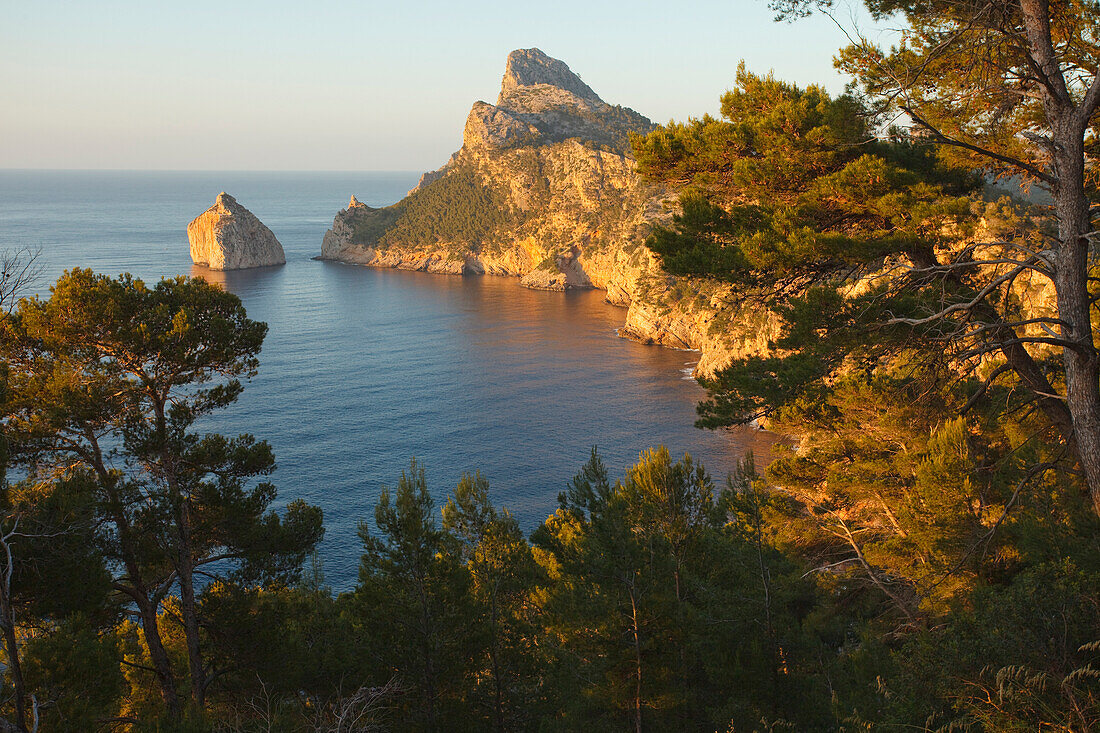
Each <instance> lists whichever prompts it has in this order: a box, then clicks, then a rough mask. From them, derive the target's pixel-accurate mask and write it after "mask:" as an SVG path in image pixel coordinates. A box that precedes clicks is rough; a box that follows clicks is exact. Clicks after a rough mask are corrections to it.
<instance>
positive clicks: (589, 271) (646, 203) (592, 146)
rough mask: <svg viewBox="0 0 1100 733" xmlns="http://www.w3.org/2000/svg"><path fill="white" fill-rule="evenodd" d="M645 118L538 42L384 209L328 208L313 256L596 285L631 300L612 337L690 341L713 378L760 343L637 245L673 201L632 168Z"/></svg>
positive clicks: (721, 304) (558, 284) (555, 284)
mask: <svg viewBox="0 0 1100 733" xmlns="http://www.w3.org/2000/svg"><path fill="white" fill-rule="evenodd" d="M654 127H655V126H654V125H653V123H652V122H650V120H648V119H647V118H645V117H644V116H642V115H640V114H638V113H637V112H635V111H633V110H631V109H628V108H625V107H620V106H613V105H610V104H607V103H606V102H604V101H603V100H602V99H600V97H599V96H598V95H597V94H596V93H595V92H594V91H593V90H592V89H591V88H590V87H589V86H588V85H587V84H585V83H584V82H583V81H581V79H580V77H578V76H577V75H576V74H574V73H573V72H572V71H571V70H570V69H569V67H568V66H566V65H565V64H564V63H562V62H561V61H558V60H556V59H553V58H550V57H549V56H547V55H546V54H544V53H543V52H542V51H539V50H538V49H521V50H517V51H513V52H512V53H511V54H509V56H508V62H507V66H506V69H505V72H504V78H503V81H502V83H501V89H500V95H499V96H498V98H497V103H496V104H495V105H493V104H488V103H486V102H476V103H474V105H473V108H472V109H471V110H470V114H469V116H468V117H467V119H466V125H465V128H464V130H463V144H462V148H461V149H460V150H459V151H458V152H456V153H455V154H454V155H453V156H451V159H450V160H449V161H448V162H447V163H446V164H445V165H444V166H443V167H442V168H440V169H438V170H436V171H432V172H430V173H426V174H424V176H423V177H422V178H421V180H420V183H419V184H418V185H417V186H416V187H415V188H414V189H413V190H412V191H410V192H409V195H408V196H407V197H405V198H404V199H402V200H401V201H399V202H398V203H396V204H394V205H393V206H388V207H385V208H377V209H376V208H372V207H370V206H366V205H363V204H361V203H359V202H358V201H355V200H353V201H352V202H351V204H349V206H348V208H347V209H345V210H343V211H341V212H340V213H339V214H337V216H336V218H335V220H334V221H333V226H332V229H330V230H329V231H328V232H327V233H326V234H325V237H324V241H323V243H322V246H321V259H328V260H337V261H342V262H350V263H355V264H363V265H370V266H374V267H392V268H401V269H409V270H423V271H427V272H438V273H448V274H492V275H509V276H514V277H519V278H521V283H522V284H523V285H525V286H527V287H530V288H536V289H546V290H565V289H572V288H600V289H603V290H605V291H607V300H608V301H609V302H611V303H615V304H617V305H622V306H629V307H630V311H629V313H628V315H627V324H626V327H625V328H624V329H623V330H622V333H623V335H625V336H629V337H631V338H636V339H639V340H642V341H648V342H653V343H660V344H663V345H666V346H675V347H679V348H692V349H700V350H702V351H703V356H702V358H701V361H700V371H701V372H703V373H710V372H712V371H713V369H714V368H717V367H720V366H722V365H724V364H725V363H726V362H727V361H728V360H729V358H730V357H731V356H732V355H733V353H734V352H732V351H730V349H729V348H727V344H739V345H740V346H739V347H738V348H740V347H743V346H745V345H746V344H748V345H750V346H751V347H752V348H753V349H756V348H757V347H758V346H760V344H763V346H765V347H766V342H767V339H768V337H770V336H771V335H772V334H771V330H772V329H771V328H770V327H769V328H767V329H765V332H763V333H758V332H757V331H756V330H754V332H753V333H752V334H740V335H736V334H735V335H729V336H727V335H726V334H722V333H718V331H717V329H716V328H715V327H714V324H719V323H720V324H726V325H728V324H730V323H733V324H736V323H738V322H739V321H738V319H737V318H733V317H730V316H729V314H728V313H724V312H725V311H727V310H729V309H730V308H732V307H733V306H731V305H730V304H729V303H727V302H726V301H725V300H723V298H722V295H723V293H724V291H720V290H719V289H717V288H715V287H714V286H713V285H710V284H706V283H692V282H688V281H684V280H682V279H681V280H676V279H673V278H670V277H669V276H668V275H667V274H666V273H664V272H663V271H662V270H661V268H660V266H659V264H658V262H657V261H656V259H655V258H654V257H653V255H652V254H651V253H650V252H649V250H648V249H647V248H646V247H645V245H644V241H645V236H646V234H647V233H648V231H649V228H650V227H651V225H652V224H654V223H664V222H667V221H668V220H669V218H670V217H671V212H672V209H673V206H674V203H675V197H674V196H672V195H671V194H670V193H669V192H668V191H667V190H665V189H663V188H660V187H656V186H653V185H650V184H647V183H645V182H644V181H642V180H641V178H640V177H639V176H638V175H637V173H636V172H635V163H634V159H633V157H632V156H631V154H630V143H629V135H630V133H632V132H636V133H641V134H644V133H647V132H649V131H650V130H652V129H653V128H654Z"/></svg>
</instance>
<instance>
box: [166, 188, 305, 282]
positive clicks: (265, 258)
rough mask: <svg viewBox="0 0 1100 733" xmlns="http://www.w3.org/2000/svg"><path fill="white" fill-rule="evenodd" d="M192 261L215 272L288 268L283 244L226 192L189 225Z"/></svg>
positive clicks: (188, 236)
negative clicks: (273, 267)
mask: <svg viewBox="0 0 1100 733" xmlns="http://www.w3.org/2000/svg"><path fill="white" fill-rule="evenodd" d="M187 239H188V241H190V243H191V260H192V261H193V262H194V263H195V264H196V265H204V266H206V267H209V268H210V269H211V270H243V269H246V268H251V267H270V266H272V265H285V264H286V255H285V254H284V253H283V245H281V244H279V240H278V239H276V238H275V235H274V234H273V233H272V231H271V230H270V229H268V228H267V227H266V226H264V224H263V222H261V221H260V220H259V219H257V218H256V216H255V215H254V214H253V213H252V212H251V211H249V210H248V209H246V208H245V207H243V206H241V205H240V204H239V203H237V199H235V198H233V197H232V196H230V195H229V194H227V193H226V192H225V191H222V192H221V193H219V194H218V198H217V200H216V201H215V202H214V205H213V206H211V207H210V208H209V209H207V210H206V211H204V212H203V213H201V214H199V215H198V216H197V217H195V218H194V219H193V220H192V221H191V223H190V224H188V225H187Z"/></svg>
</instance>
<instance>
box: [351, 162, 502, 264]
mask: <svg viewBox="0 0 1100 733" xmlns="http://www.w3.org/2000/svg"><path fill="white" fill-rule="evenodd" d="M511 220H512V217H511V215H510V214H509V212H508V207H507V205H506V202H505V200H504V197H503V196H502V195H501V193H500V192H498V191H497V190H496V189H494V188H492V187H491V186H487V185H486V183H485V181H484V180H483V179H482V178H481V177H480V176H479V175H478V174H477V171H476V170H474V169H473V168H472V167H469V166H465V165H463V166H458V167H456V168H455V169H454V170H451V171H448V172H447V174H446V175H444V176H443V177H442V178H440V179H438V180H436V181H433V182H431V183H429V184H428V185H427V186H425V187H424V188H422V189H420V190H419V191H416V192H415V193H413V194H412V195H410V196H408V197H406V198H404V199H402V200H401V201H399V202H398V203H396V204H394V205H393V206H388V207H386V208H383V209H370V208H364V209H362V210H359V211H356V213H355V215H354V218H353V219H352V230H353V232H354V233H353V236H352V241H353V242H354V243H355V244H360V245H364V246H368V247H380V248H383V249H384V248H386V247H388V246H391V245H400V246H403V247H431V246H436V245H441V244H443V245H446V244H456V243H461V244H468V245H470V246H472V247H473V248H474V250H475V251H476V250H477V249H478V248H479V247H481V246H482V245H485V244H487V243H489V242H490V241H491V240H492V238H493V235H495V234H497V233H499V231H500V229H501V228H503V227H505V226H507V225H508V224H509V223H510V222H511Z"/></svg>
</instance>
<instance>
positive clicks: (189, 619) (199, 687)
mask: <svg viewBox="0 0 1100 733" xmlns="http://www.w3.org/2000/svg"><path fill="white" fill-rule="evenodd" d="M180 501H181V503H182V506H181V508H180V519H179V522H180V561H179V574H180V596H181V598H180V607H181V612H182V615H183V631H184V635H185V636H186V637H187V661H188V665H189V667H190V671H191V702H192V703H193V704H194V705H195V708H196V710H199V711H202V709H203V708H204V707H205V704H206V671H205V669H203V664H202V650H201V648H200V646H199V615H198V608H197V606H196V603H195V573H194V567H193V566H192V565H193V555H192V552H193V550H192V547H191V512H190V505H189V503H188V501H187V498H186V497H183V498H181V499H180Z"/></svg>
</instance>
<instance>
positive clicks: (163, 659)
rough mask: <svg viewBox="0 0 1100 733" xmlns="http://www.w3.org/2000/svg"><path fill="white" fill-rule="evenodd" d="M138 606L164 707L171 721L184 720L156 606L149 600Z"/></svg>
mask: <svg viewBox="0 0 1100 733" xmlns="http://www.w3.org/2000/svg"><path fill="white" fill-rule="evenodd" d="M137 605H138V612H139V613H140V614H141V630H142V634H143V635H144V637H145V645H146V646H147V647H148V648H149V660H150V661H151V662H152V663H153V670H154V671H155V672H156V675H157V682H158V683H159V684H160V696H161V698H162V699H163V700H164V707H165V708H166V709H167V711H168V717H169V718H170V719H171V720H180V719H182V718H183V708H182V707H181V706H180V700H179V695H178V694H177V693H176V676H175V675H174V674H172V665H171V663H170V662H169V661H168V652H166V651H165V650H164V644H163V642H161V639H160V627H159V625H158V623H157V609H156V606H155V605H154V604H152V603H149V602H148V600H145V601H138V602H137Z"/></svg>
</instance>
